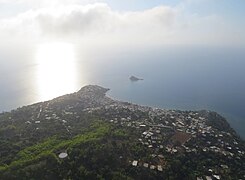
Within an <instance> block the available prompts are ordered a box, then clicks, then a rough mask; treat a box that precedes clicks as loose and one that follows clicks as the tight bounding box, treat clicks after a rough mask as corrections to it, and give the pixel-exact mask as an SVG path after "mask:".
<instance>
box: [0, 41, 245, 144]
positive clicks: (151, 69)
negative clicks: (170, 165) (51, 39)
mask: <svg viewBox="0 0 245 180" xmlns="http://www.w3.org/2000/svg"><path fill="white" fill-rule="evenodd" d="M114 48H115V47H114ZM75 54H76V56H75V58H74V57H73V58H72V60H71V61H72V63H73V65H74V68H73V69H70V70H67V71H66V70H65V69H67V68H68V66H64V67H67V68H65V69H64V67H63V70H62V73H61V71H57V69H59V68H60V64H62V63H63V61H59V60H58V61H57V60H56V61H55V63H56V64H55V63H52V65H51V64H50V66H52V67H51V68H50V69H51V71H52V73H51V74H47V73H45V70H44V72H43V75H42V74H41V75H40V73H39V76H43V77H46V80H45V79H44V81H42V84H41V85H40V83H39V82H38V81H40V77H38V78H37V71H39V69H40V66H41V63H42V62H40V58H39V62H37V61H36V59H37V58H36V56H35V53H31V52H30V53H29V54H28V53H27V55H25V56H23V57H21V56H17V55H15V56H14V55H13V54H12V55H8V54H6V53H4V52H1V51H0V111H1V112H4V111H10V110H12V109H15V108H18V107H21V106H24V105H29V104H32V103H36V102H39V101H44V100H48V99H44V96H41V95H40V94H41V93H40V86H43V87H42V95H43V94H45V93H46V94H49V92H50V91H52V88H53V86H52V85H55V82H60V83H59V86H58V85H56V88H57V87H58V88H59V90H60V89H63V88H64V89H66V91H64V92H63V91H60V92H59V93H58V92H57V94H55V91H53V93H52V95H51V96H47V97H48V98H49V99H52V98H55V97H56V96H60V95H62V94H66V93H72V92H75V91H78V90H79V89H80V88H81V87H83V86H85V85H88V84H96V85H100V86H103V87H106V88H110V91H109V92H108V96H110V97H112V98H113V99H117V100H122V101H127V102H131V103H136V104H141V105H147V106H152V107H158V108H165V109H180V110H203V109H206V110H211V111H216V112H218V113H219V114H221V115H222V116H224V117H225V118H226V119H227V121H228V122H229V123H230V125H231V127H232V128H234V129H235V130H236V131H237V133H238V134H239V135H240V136H241V137H242V138H243V139H244V138H245V49H242V48H228V47H225V48H220V47H173V46H172V47H158V48H119V47H118V48H115V49H113V50H111V49H110V48H108V49H105V48H104V49H103V48H100V49H96V48H94V49H92V50H84V49H82V48H79V47H76V48H75ZM54 58H55V56H54ZM68 59H69V55H68ZM50 61H52V60H50ZM64 61H65V60H64ZM69 62H70V61H69V60H66V63H69ZM46 66H49V64H48V63H47V62H46ZM42 68H43V66H42ZM44 69H45V68H44ZM74 72H75V73H74ZM58 73H60V75H59V74H58ZM55 74H56V76H55V77H54V79H55V78H56V79H55V81H54V82H51V83H49V84H45V82H46V81H48V80H49V79H52V77H51V76H53V75H55ZM70 74H73V76H70ZM132 75H134V76H136V77H139V78H143V79H144V80H141V81H137V82H132V81H130V80H129V77H130V76H132ZM66 77H69V78H66ZM38 79H39V80H38ZM71 82H72V84H71ZM38 83H39V84H38ZM67 87H70V88H69V89H67Z"/></svg>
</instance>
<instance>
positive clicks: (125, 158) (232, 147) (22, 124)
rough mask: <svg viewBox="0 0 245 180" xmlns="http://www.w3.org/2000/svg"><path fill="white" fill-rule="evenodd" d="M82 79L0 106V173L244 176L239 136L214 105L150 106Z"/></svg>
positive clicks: (3, 175) (244, 147) (8, 175)
mask: <svg viewBox="0 0 245 180" xmlns="http://www.w3.org/2000/svg"><path fill="white" fill-rule="evenodd" d="M107 91H109V89H108V88H103V87H100V86H97V85H89V86H85V87H83V88H81V89H80V90H79V91H78V92H75V93H72V94H67V95H64V96H61V97H57V98H55V99H53V100H50V101H45V102H39V103H36V104H32V105H29V106H23V107H20V108H18V109H15V110H12V111H11V112H4V113H1V114H0V143H1V146H0V154H1V158H0V179H119V180H120V179H176V180H179V179H190V180H192V179H193V180H197V179H244V175H245V168H244V162H245V142H244V141H243V140H242V139H241V138H240V137H239V136H238V135H237V133H236V132H235V131H234V130H233V129H232V128H231V127H230V125H229V124H228V122H227V121H226V120H225V119H224V118H223V117H222V116H220V115H219V114H218V113H216V112H212V111H207V110H201V111H181V110H167V109H160V108H152V107H147V106H141V105H138V104H132V103H128V102H122V101H118V100H114V99H111V98H110V97H108V96H107V95H106V93H107Z"/></svg>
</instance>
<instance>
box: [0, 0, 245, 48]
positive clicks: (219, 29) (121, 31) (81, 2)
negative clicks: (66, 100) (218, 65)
mask: <svg viewBox="0 0 245 180" xmlns="http://www.w3.org/2000/svg"><path fill="white" fill-rule="evenodd" d="M244 9H245V1H244V0H236V1H233V0H222V1H221V0H144V1H142V0H123V1H121V0H120V1H119V0H101V1H96V0H0V39H1V42H0V44H6V43H20V44H21V43H23V42H25V43H26V44H32V43H40V42H45V41H58V40H62V41H69V42H74V43H83V44H86V43H89V44H91V45H94V44H100V45H115V44H117V45H118V44H119V45H125V46H127V45H134V46H159V45H169V44H170V45H208V46H209V45H210V46H229V47H233V46H238V47H239V46H244V45H245V33H244V32H245V21H244V18H245V11H244Z"/></svg>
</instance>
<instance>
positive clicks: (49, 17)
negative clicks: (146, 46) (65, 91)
mask: <svg viewBox="0 0 245 180" xmlns="http://www.w3.org/2000/svg"><path fill="white" fill-rule="evenodd" d="M174 21H175V11H174V10H173V9H172V8H170V7H166V6H159V7H156V8H152V9H148V10H145V11H136V12H121V13H119V12H116V11H113V10H112V9H111V8H110V7H109V6H108V5H107V4H98V3H96V4H90V5H71V6H60V7H58V8H53V7H51V8H43V9H38V10H35V11H33V10H31V11H28V12H25V13H22V14H20V15H18V16H16V17H14V18H11V19H3V20H1V25H0V31H1V32H4V33H2V34H5V36H6V35H7V37H10V38H11V37H12V38H18V37H23V36H24V37H25V39H32V40H33V39H35V40H41V39H42V38H64V39H66V38H67V39H69V38H70V39H74V38H76V39H77V38H78V39H81V38H88V37H93V38H94V37H96V38H98V39H100V38H101V37H106V38H107V40H108V39H110V36H111V37H113V38H114V39H115V38H117V40H120V39H121V40H123V41H124V40H125V38H126V37H127V38H128V39H138V40H139V39H144V38H145V37H151V38H153V37H154V38H157V37H159V36H162V35H164V34H166V33H168V30H169V28H171V26H172V25H173V24H174Z"/></svg>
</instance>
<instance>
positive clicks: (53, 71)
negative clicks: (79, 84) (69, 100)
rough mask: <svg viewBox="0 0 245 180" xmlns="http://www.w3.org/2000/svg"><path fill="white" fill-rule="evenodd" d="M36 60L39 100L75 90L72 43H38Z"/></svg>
mask: <svg viewBox="0 0 245 180" xmlns="http://www.w3.org/2000/svg"><path fill="white" fill-rule="evenodd" d="M36 60H37V63H38V70H37V87H38V96H39V100H40V101H45V100H49V99H52V98H54V97H57V96H60V95H63V94H67V93H71V92H74V91H75V90H76V66H75V51H74V47H73V45H72V44H69V43H64V42H55V43H44V44H40V45H39V46H38V49H37V53H36Z"/></svg>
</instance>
